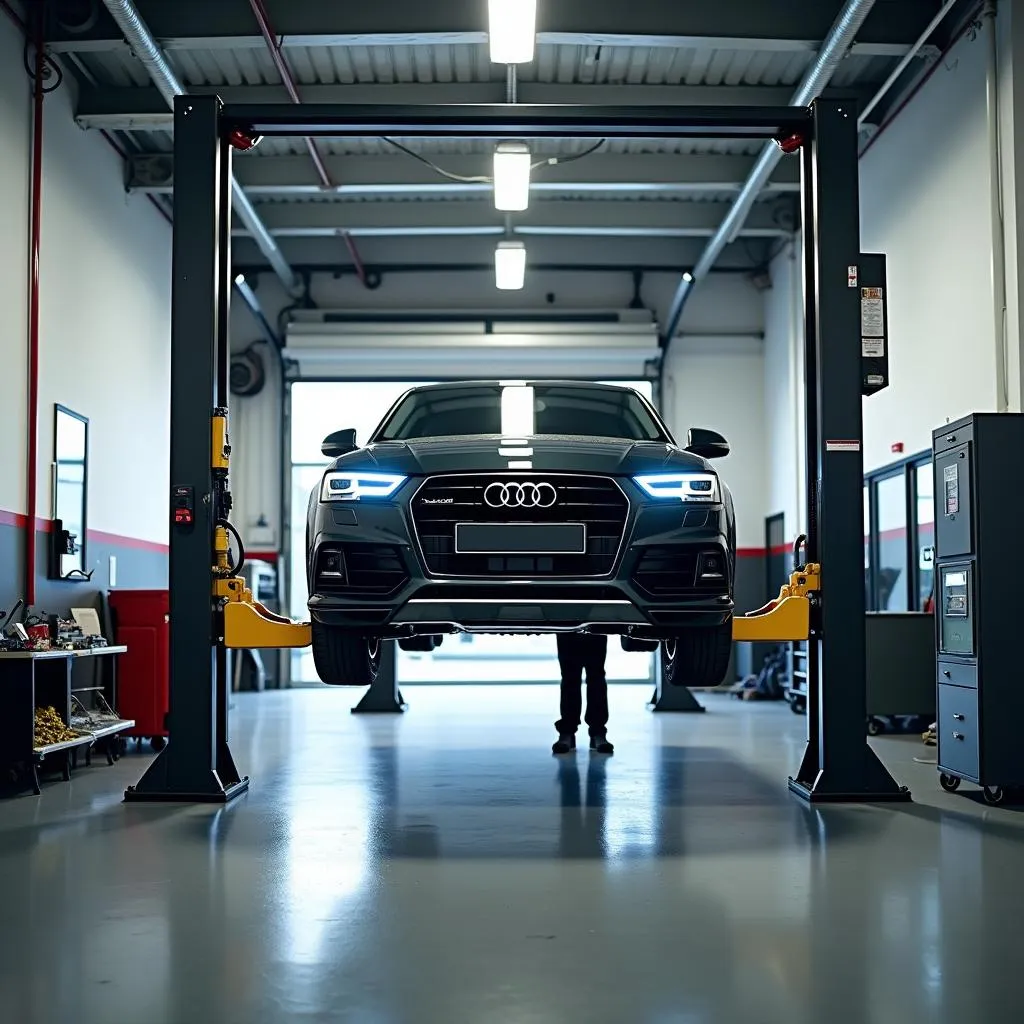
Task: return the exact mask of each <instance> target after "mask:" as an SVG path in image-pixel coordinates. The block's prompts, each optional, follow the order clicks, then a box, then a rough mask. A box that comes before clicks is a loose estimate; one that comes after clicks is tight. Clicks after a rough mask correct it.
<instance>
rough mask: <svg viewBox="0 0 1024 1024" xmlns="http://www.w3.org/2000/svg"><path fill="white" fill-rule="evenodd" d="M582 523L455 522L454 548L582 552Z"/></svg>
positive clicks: (495, 551) (503, 552)
mask: <svg viewBox="0 0 1024 1024" xmlns="http://www.w3.org/2000/svg"><path fill="white" fill-rule="evenodd" d="M586 550H587V530H586V527H585V526H584V525H583V523H456V524H455V551H456V552H457V553H458V554H477V555H512V554H528V555H582V554H585V553H586Z"/></svg>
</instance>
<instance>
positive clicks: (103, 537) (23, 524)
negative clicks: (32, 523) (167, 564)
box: [0, 509, 171, 555]
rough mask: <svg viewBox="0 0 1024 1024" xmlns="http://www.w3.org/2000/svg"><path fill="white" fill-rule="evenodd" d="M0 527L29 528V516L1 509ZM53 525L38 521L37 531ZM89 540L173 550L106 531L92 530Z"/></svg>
mask: <svg viewBox="0 0 1024 1024" xmlns="http://www.w3.org/2000/svg"><path fill="white" fill-rule="evenodd" d="M0 526H13V527H15V529H18V530H25V529H27V528H28V516H26V515H23V514H22V513H21V512H8V511H7V510H6V509H0ZM50 528H51V523H50V520H49V519H36V530H37V531H38V532H39V533H49V532H50ZM89 539H90V540H96V541H100V542H101V543H104V544H116V545H118V546H119V547H123V548H135V550H137V551H155V552H157V553H159V554H162V555H166V554H167V553H168V552H169V551H170V550H171V549H170V547H169V546H168V545H167V544H160V543H158V542H157V541H152V540H143V539H142V538H141V537H127V536H125V535H124V534H120V533H106V532H105V531H104V530H90V531H89Z"/></svg>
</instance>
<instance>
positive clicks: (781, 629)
mask: <svg viewBox="0 0 1024 1024" xmlns="http://www.w3.org/2000/svg"><path fill="white" fill-rule="evenodd" d="M819 590H821V566H820V565H815V564H811V565H807V566H805V567H804V569H803V570H802V571H800V572H794V573H793V574H792V575H791V576H790V577H789V583H787V584H786V585H785V586H784V587H782V588H781V589H780V590H779V596H778V597H777V598H776V599H775V600H774V601H769V602H768V604H766V605H765V606H764V607H763V608H758V610H757V611H755V612H750V613H749V614H748V615H737V616H736V618H734V619H733V620H732V638H733V640H737V641H744V642H758V641H767V642H773V643H785V642H787V641H791V642H796V641H798V640H806V639H807V638H808V637H809V636H810V634H811V595H812V594H813V593H815V592H816V591H819Z"/></svg>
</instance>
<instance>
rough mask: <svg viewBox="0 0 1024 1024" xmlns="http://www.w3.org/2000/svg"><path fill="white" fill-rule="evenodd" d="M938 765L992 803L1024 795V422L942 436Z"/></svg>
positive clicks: (992, 423) (949, 429)
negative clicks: (1021, 556) (1023, 564)
mask: <svg viewBox="0 0 1024 1024" xmlns="http://www.w3.org/2000/svg"><path fill="white" fill-rule="evenodd" d="M932 443H933V456H934V462H933V465H934V473H935V538H936V551H935V556H936V561H935V579H936V586H935V603H936V647H937V658H936V685H937V709H938V710H937V713H936V730H937V734H938V762H939V771H940V772H941V773H942V774H941V782H942V786H943V788H944V789H946V790H948V791H953V790H955V789H956V788H957V787H958V786H959V784H960V780H961V779H967V780H969V781H970V782H974V783H976V784H978V785H980V786H983V787H984V788H985V799H986V800H987V801H988V802H989V803H994V804H995V803H1001V802H1002V801H1003V800H1005V799H1007V798H1008V797H1009V796H1011V795H1014V793H1015V792H1016V793H1018V794H1020V793H1022V792H1024V744H1022V743H1021V741H1020V729H1021V726H1022V725H1024V687H1022V686H1021V685H1020V683H1019V682H1018V675H1019V672H1020V662H1021V645H1020V642H1019V639H1018V636H1017V625H1016V621H1015V620H1016V618H1017V616H1016V614H1015V611H1016V605H1017V603H1018V601H1019V596H1018V595H1019V590H1020V569H1019V568H1018V565H1019V560H1018V558H1017V556H1016V551H1017V549H1018V547H1019V536H1020V534H1021V532H1022V529H1024V520H1022V516H1021V509H1022V508H1024V474H1022V473H1021V471H1020V469H1021V465H1022V463H1024V416H1022V415H1020V414H1014V413H1005V414H1004V413H1000V414H996V413H976V414H974V415H972V416H968V417H966V418H964V419H962V420H960V421H958V422H956V423H952V424H949V425H947V426H945V427H942V428H941V429H939V430H936V431H934V432H933V435H932Z"/></svg>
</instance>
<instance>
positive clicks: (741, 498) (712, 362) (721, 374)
mask: <svg viewBox="0 0 1024 1024" xmlns="http://www.w3.org/2000/svg"><path fill="white" fill-rule="evenodd" d="M664 404H665V409H666V413H667V415H668V416H669V417H670V418H671V420H672V425H673V430H674V432H675V434H676V437H677V439H678V440H679V441H680V442H681V443H685V439H686V431H687V429H688V428H689V427H691V426H692V427H706V428H708V429H710V430H717V431H718V432H719V433H720V434H722V435H723V436H724V437H725V438H726V439H727V440H728V441H729V444H730V447H731V452H730V454H729V455H728V456H726V458H724V459H720V460H718V461H716V463H715V468H716V470H718V472H719V473H721V475H722V479H723V480H725V482H726V483H727V484H728V485H729V488H730V490H731V491H732V494H733V499H734V501H735V505H736V543H737V546H738V547H741V548H761V547H763V545H764V519H765V516H766V515H767V514H768V510H767V507H766V505H765V476H766V474H765V462H766V446H765V437H764V343H763V342H762V341H761V339H760V338H758V337H748V338H742V337H735V338H725V337H692V338H685V339H683V340H681V341H676V343H675V344H674V345H673V347H672V351H671V352H670V354H669V362H668V366H667V372H666V376H665V403H664Z"/></svg>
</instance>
